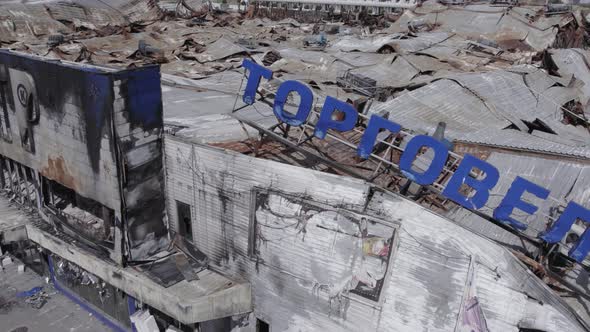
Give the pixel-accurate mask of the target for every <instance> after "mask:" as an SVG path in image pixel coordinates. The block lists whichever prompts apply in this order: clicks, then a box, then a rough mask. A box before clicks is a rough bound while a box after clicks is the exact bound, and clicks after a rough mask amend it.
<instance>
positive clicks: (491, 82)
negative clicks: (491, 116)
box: [448, 71, 553, 130]
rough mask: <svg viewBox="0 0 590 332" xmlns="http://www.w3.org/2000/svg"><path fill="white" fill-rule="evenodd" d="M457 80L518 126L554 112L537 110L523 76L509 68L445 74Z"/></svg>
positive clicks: (523, 126) (525, 128)
mask: <svg viewBox="0 0 590 332" xmlns="http://www.w3.org/2000/svg"><path fill="white" fill-rule="evenodd" d="M448 77H449V78H450V79H453V80H456V81H457V82H460V84H461V85H463V86H464V87H465V88H466V89H467V90H469V91H472V92H473V93H474V94H475V95H477V97H478V98H480V99H481V100H482V101H483V102H485V103H486V105H488V106H489V107H490V111H491V112H494V113H495V114H496V115H497V116H501V117H503V118H505V119H507V120H509V121H510V122H512V123H513V124H514V125H516V126H517V127H518V128H520V129H521V130H527V127H526V125H525V124H524V123H523V122H522V121H523V120H524V121H529V122H532V121H534V120H535V119H537V118H547V117H551V116H552V115H553V114H540V113H539V110H538V109H537V108H536V105H537V99H536V98H535V96H534V95H533V94H532V93H531V91H530V89H529V88H528V87H527V86H526V85H525V83H524V79H523V76H521V75H519V74H516V73H512V72H508V71H494V72H487V73H462V74H455V75H450V76H448Z"/></svg>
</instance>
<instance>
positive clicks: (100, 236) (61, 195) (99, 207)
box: [41, 177, 115, 249]
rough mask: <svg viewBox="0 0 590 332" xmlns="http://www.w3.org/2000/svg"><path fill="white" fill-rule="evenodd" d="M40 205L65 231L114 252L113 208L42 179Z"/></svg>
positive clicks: (56, 183)
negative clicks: (41, 203)
mask: <svg viewBox="0 0 590 332" xmlns="http://www.w3.org/2000/svg"><path fill="white" fill-rule="evenodd" d="M41 192H42V194H43V202H44V204H45V206H46V207H47V208H48V210H49V211H51V212H52V214H53V215H54V216H55V218H54V219H55V220H56V221H57V222H60V224H62V225H63V226H65V228H67V230H66V229H64V230H65V231H66V232H68V233H71V232H72V231H73V232H74V233H75V234H77V235H79V236H81V237H83V238H84V239H86V240H88V241H90V242H92V243H94V244H99V245H101V246H103V247H107V248H109V249H114V233H115V232H114V217H115V213H114V211H113V210H112V209H110V208H108V207H106V206H104V205H103V204H101V203H99V202H97V201H95V200H92V199H90V198H86V197H83V196H80V195H78V194H77V193H76V192H75V191H74V190H72V189H70V188H68V187H65V186H63V185H62V184H60V183H58V182H55V181H52V180H49V179H47V178H45V177H42V190H41Z"/></svg>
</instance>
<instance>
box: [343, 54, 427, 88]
mask: <svg viewBox="0 0 590 332" xmlns="http://www.w3.org/2000/svg"><path fill="white" fill-rule="evenodd" d="M391 58H393V59H389V60H386V61H383V62H381V63H379V64H376V65H374V66H368V67H360V68H357V69H354V70H351V71H350V72H351V73H353V74H356V75H363V76H366V77H369V78H371V79H374V80H375V81H376V82H377V87H387V88H399V87H403V86H406V85H408V84H409V83H410V81H411V80H412V78H414V77H415V76H416V75H418V74H419V70H418V69H417V68H416V67H414V66H413V65H412V64H411V63H410V62H408V61H407V60H406V59H405V58H404V57H401V56H398V57H391Z"/></svg>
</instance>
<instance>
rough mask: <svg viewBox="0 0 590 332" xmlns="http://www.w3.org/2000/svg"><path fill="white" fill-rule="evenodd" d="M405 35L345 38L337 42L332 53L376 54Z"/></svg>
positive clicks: (332, 48) (331, 48)
mask: <svg viewBox="0 0 590 332" xmlns="http://www.w3.org/2000/svg"><path fill="white" fill-rule="evenodd" d="M402 36H403V34H392V35H388V36H373V37H367V38H362V37H359V36H344V37H343V38H341V39H339V40H338V41H337V42H335V43H333V44H332V45H331V46H330V50H332V51H343V52H353V51H358V52H367V53H375V52H377V51H379V50H380V49H381V48H382V47H383V46H385V45H387V44H389V43H390V42H392V41H394V40H396V39H399V38H401V37H402Z"/></svg>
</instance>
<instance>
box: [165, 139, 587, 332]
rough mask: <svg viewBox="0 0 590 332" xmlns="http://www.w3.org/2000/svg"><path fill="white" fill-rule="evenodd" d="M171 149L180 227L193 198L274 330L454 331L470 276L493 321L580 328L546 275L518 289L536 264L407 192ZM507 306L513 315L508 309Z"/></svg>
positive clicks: (184, 146) (171, 190)
mask: <svg viewBox="0 0 590 332" xmlns="http://www.w3.org/2000/svg"><path fill="white" fill-rule="evenodd" d="M165 150H166V161H167V169H168V180H167V181H168V185H167V195H168V196H169V198H170V199H169V200H168V210H169V211H170V212H171V213H170V218H171V227H173V228H176V229H177V227H178V224H179V223H180V221H179V220H178V219H177V216H176V214H175V213H174V212H173V211H174V210H176V206H175V202H176V201H181V202H183V203H186V204H188V205H190V206H191V213H192V214H193V217H192V221H193V229H194V230H196V231H194V234H193V236H194V241H195V243H196V244H197V245H198V246H199V248H201V249H202V250H203V251H204V252H205V253H206V254H207V255H208V256H209V257H210V258H211V260H212V261H213V262H214V263H215V264H217V265H219V266H220V268H222V269H223V270H224V271H227V272H228V273H231V274H232V275H237V276H241V277H243V278H246V279H248V280H251V282H252V287H253V300H254V308H255V309H254V315H255V317H258V318H260V319H262V320H264V321H265V322H268V323H269V324H270V325H271V326H272V328H273V330H275V329H276V330H279V331H283V330H293V329H295V330H308V329H313V330H315V329H327V330H332V329H333V330H353V331H355V330H359V329H362V330H378V331H380V330H406V329H412V330H416V329H422V328H432V329H441V330H452V329H453V328H454V326H456V324H458V321H457V317H458V315H462V316H463V315H464V316H468V315H471V314H470V313H469V310H472V309H471V308H472V306H471V305H468V304H467V303H471V302H467V301H466V302H463V299H464V297H465V296H466V294H467V292H468V293H469V294H474V293H473V292H474V290H473V289H471V290H470V287H467V285H473V287H474V289H475V291H476V294H477V295H476V296H477V299H478V300H477V301H478V305H480V306H481V310H482V311H481V312H482V313H483V316H484V317H485V324H487V326H489V328H490V330H492V331H493V330H515V329H516V328H517V326H520V324H524V323H528V322H534V324H535V326H539V324H544V323H540V322H541V320H542V319H543V318H548V319H547V320H546V321H545V322H546V325H544V326H545V328H548V329H549V330H552V329H557V330H559V329H560V328H566V327H565V326H567V328H568V329H572V328H574V329H575V327H574V326H575V325H576V324H577V323H575V322H573V321H570V322H568V323H566V322H565V321H563V320H562V319H566V320H568V318H565V317H567V316H568V315H569V314H567V310H565V308H566V307H565V306H564V304H563V303H562V302H561V300H560V299H558V298H557V297H555V296H554V295H552V294H551V292H550V291H548V289H546V288H545V287H546V286H544V285H543V284H542V283H539V284H538V285H537V284H535V283H532V284H530V285H527V286H526V288H527V291H526V293H524V292H523V293H521V291H519V290H518V289H520V287H521V286H523V284H522V283H520V282H519V281H521V280H522V278H523V276H524V274H526V273H530V272H528V271H527V270H526V268H524V267H523V266H521V265H520V264H519V263H517V261H516V260H514V259H513V258H512V256H511V255H510V254H509V253H508V252H504V249H500V247H498V246H497V245H495V244H493V243H492V242H488V241H487V240H484V239H481V238H478V237H477V236H475V235H473V233H470V232H468V231H467V230H465V229H462V228H460V227H458V226H456V225H454V224H452V223H451V222H448V221H446V220H444V219H443V218H440V217H437V216H435V215H433V214H431V213H430V212H427V211H426V210H424V209H423V208H421V207H419V206H418V205H415V204H413V203H410V202H408V201H406V200H405V199H402V198H400V197H397V196H390V195H388V194H384V195H382V194H375V195H369V192H371V190H372V189H371V187H370V186H369V185H368V184H366V183H365V182H363V181H359V180H354V179H351V178H348V177H342V176H334V175H330V174H325V173H321V172H315V171H311V170H304V169H301V168H298V167H294V166H290V165H284V164H277V163H275V162H272V161H267V160H263V159H260V158H252V157H248V156H243V155H240V154H237V153H235V152H231V151H222V150H218V149H216V148H212V147H207V146H203V145H198V144H193V143H191V142H190V141H186V140H184V139H180V138H172V137H168V138H167V139H166V141H165ZM187 165H191V166H190V167H187ZM253 168H255V169H256V170H257V172H250V171H249V170H250V169H253ZM310 178H313V181H312V182H310V181H309V179H310ZM187 180H188V181H187ZM371 197H372V198H371ZM404 211H406V212H404ZM425 220H428V222H425ZM447 224H448V225H447ZM204 229H207V232H199V231H198V230H204ZM435 230H436V231H435ZM443 230H444V231H443ZM433 232H436V233H437V235H436V236H434V235H433ZM429 234H430V235H429ZM279 248H280V249H279ZM387 255H390V256H389V257H386V256H387ZM499 257H501V259H500V260H501V261H502V263H500V264H498V258H499ZM381 260H383V261H384V263H379V261H381ZM387 262H388V263H387ZM492 262H495V263H492ZM375 263H376V265H375ZM384 269H385V270H384ZM470 271H471V272H470ZM380 273H381V274H380ZM382 273H385V274H384V275H385V277H384V279H383V285H382V286H380V283H381V281H380V280H381V279H380V278H381V277H379V276H380V275H383V274H382ZM523 273H524V274H523ZM498 274H499V275H500V276H501V277H500V278H501V279H502V280H504V281H505V282H506V284H504V283H498V282H497V281H496V280H497V278H498ZM529 281H532V280H530V279H529ZM513 283H514V284H513ZM434 284H436V285H438V286H437V287H431V286H432V285H434ZM511 284H512V285H513V286H509V285H511ZM516 284H518V286H516ZM529 291H530V292H531V293H528V292H529ZM532 293H534V294H535V295H532V296H533V297H534V298H537V299H539V298H544V299H545V300H544V303H545V304H544V305H543V306H539V305H538V302H536V301H531V300H530V298H529V297H528V296H527V295H525V294H528V295H530V294H532ZM472 296H473V295H472ZM506 296H508V297H510V298H512V299H513V300H514V301H512V302H511V303H506V302H505V300H504V299H505V297H506ZM284 299H292V300H291V301H285V300H284ZM442 299H444V300H442ZM545 301H546V302H545ZM507 305H508V306H510V309H509V311H510V312H511V315H510V317H509V318H508V319H506V316H504V314H501V315H498V314H499V312H503V313H505V312H506V311H505V310H506V306H507ZM538 310H541V311H538ZM532 312H537V314H534V315H531V313H532ZM562 315H566V316H562ZM416 317H419V319H416ZM500 317H502V318H500ZM570 317H571V316H570ZM250 324H253V323H250ZM560 324H565V325H563V327H559V326H560ZM572 324H573V325H572ZM250 328H252V329H253V328H254V327H249V328H246V329H245V330H250ZM580 329H581V328H580Z"/></svg>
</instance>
